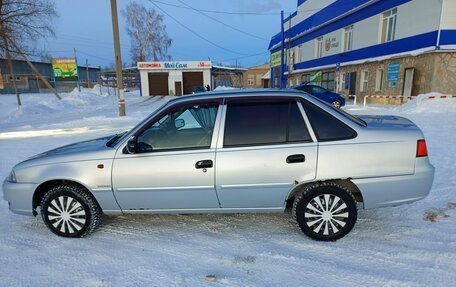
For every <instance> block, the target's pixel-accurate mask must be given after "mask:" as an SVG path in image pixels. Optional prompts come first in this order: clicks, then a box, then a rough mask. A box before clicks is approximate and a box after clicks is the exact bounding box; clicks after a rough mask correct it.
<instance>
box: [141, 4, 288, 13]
mask: <svg viewBox="0 0 456 287" xmlns="http://www.w3.org/2000/svg"><path fill="white" fill-rule="evenodd" d="M149 1H150V2H155V3H160V4H163V5H167V6H171V7H175V8H182V9H187V10H189V9H192V10H193V8H188V7H185V6H180V5H176V4H171V3H166V2H163V1H157V0H149ZM198 10H199V11H201V12H206V13H214V14H229V15H257V16H272V15H273V16H277V15H280V12H265V13H261V12H229V11H216V10H205V9H198Z"/></svg>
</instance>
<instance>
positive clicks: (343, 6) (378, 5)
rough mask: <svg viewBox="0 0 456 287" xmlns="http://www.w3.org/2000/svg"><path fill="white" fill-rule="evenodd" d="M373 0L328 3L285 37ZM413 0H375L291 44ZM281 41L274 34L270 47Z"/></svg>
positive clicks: (323, 22)
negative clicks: (375, 0) (376, 0)
mask: <svg viewBox="0 0 456 287" xmlns="http://www.w3.org/2000/svg"><path fill="white" fill-rule="evenodd" d="M369 1H371V0H339V1H336V2H334V3H332V4H331V5H328V6H327V7H325V8H323V9H322V10H320V11H319V12H317V13H315V14H314V15H312V16H310V17H308V18H306V19H305V20H303V21H302V22H300V23H298V24H296V25H295V26H293V27H292V28H291V29H289V30H287V31H286V32H285V38H293V37H295V36H296V35H298V34H300V33H302V32H303V31H307V30H310V29H312V28H314V27H317V26H319V25H323V24H325V23H327V22H329V21H330V20H332V19H334V18H336V17H338V16H340V15H342V14H344V13H347V12H349V11H351V10H353V9H355V8H356V7H359V6H361V5H363V4H366V3H367V2H369ZM410 1H412V0H382V1H378V2H375V3H373V4H371V5H369V6H366V7H364V8H362V9H360V10H358V11H356V12H353V13H352V14H350V15H347V16H346V17H343V18H341V19H339V20H337V21H334V22H331V23H330V24H328V25H325V26H323V27H321V28H320V29H317V30H315V31H313V32H311V33H309V34H305V35H303V36H302V37H299V38H297V39H295V40H294V41H292V43H291V46H292V47H293V46H295V45H298V44H301V43H304V42H308V41H310V40H312V39H315V38H317V37H319V36H322V35H325V34H328V33H330V32H332V31H335V30H338V29H342V28H344V27H346V26H349V25H351V24H353V23H356V22H359V21H361V20H364V19H366V18H369V17H371V16H374V15H377V14H379V13H381V12H384V11H386V10H389V9H392V8H394V7H397V6H400V5H402V4H404V3H407V2H410ZM279 43H280V33H278V34H276V35H274V36H273V37H272V39H271V42H270V43H269V48H268V49H271V47H273V46H275V45H277V44H279ZM277 50H278V49H277V48H276V49H274V50H272V51H271V53H272V52H275V51H277Z"/></svg>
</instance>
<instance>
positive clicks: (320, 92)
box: [291, 84, 345, 108]
mask: <svg viewBox="0 0 456 287" xmlns="http://www.w3.org/2000/svg"><path fill="white" fill-rule="evenodd" d="M291 88H292V89H295V90H299V91H304V92H306V93H308V94H311V95H312V96H315V97H317V98H319V99H320V100H322V101H325V102H328V103H330V104H331V105H333V106H335V107H336V108H341V107H343V106H345V99H344V97H342V95H340V94H338V93H334V92H331V91H328V90H327V89H324V88H322V87H320V86H317V85H309V84H301V85H298V86H294V87H291Z"/></svg>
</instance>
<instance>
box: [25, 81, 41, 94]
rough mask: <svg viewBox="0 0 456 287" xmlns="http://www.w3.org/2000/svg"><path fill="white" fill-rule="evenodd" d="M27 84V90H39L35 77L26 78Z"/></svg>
mask: <svg viewBox="0 0 456 287" xmlns="http://www.w3.org/2000/svg"><path fill="white" fill-rule="evenodd" d="M28 84H29V90H30V92H32V93H37V92H39V89H38V81H37V80H36V79H30V78H29V79H28Z"/></svg>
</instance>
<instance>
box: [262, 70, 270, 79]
mask: <svg viewBox="0 0 456 287" xmlns="http://www.w3.org/2000/svg"><path fill="white" fill-rule="evenodd" d="M261 79H262V80H270V79H271V70H269V71H267V72H266V74H264V75H263V77H261Z"/></svg>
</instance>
